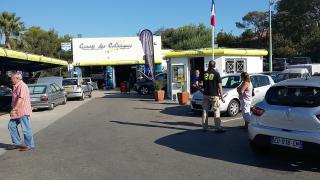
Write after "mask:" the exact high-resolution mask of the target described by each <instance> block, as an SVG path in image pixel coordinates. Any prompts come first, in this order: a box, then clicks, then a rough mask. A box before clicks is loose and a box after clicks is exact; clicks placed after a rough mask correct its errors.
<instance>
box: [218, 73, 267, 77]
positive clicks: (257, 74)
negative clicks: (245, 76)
mask: <svg viewBox="0 0 320 180" xmlns="http://www.w3.org/2000/svg"><path fill="white" fill-rule="evenodd" d="M229 76H241V74H239V73H237V74H228V75H225V76H221V78H223V77H229ZM249 76H268V77H271V76H269V75H267V74H259V73H256V74H249Z"/></svg>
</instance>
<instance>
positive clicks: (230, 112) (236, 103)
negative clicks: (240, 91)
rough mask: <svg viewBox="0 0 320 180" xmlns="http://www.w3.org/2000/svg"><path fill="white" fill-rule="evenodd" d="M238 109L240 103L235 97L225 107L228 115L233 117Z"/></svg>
mask: <svg viewBox="0 0 320 180" xmlns="http://www.w3.org/2000/svg"><path fill="white" fill-rule="evenodd" d="M239 111H240V103H239V101H237V100H236V99H233V100H231V101H230V103H229V105H228V109H227V113H228V116H230V117H234V116H236V115H237V114H238V113H239Z"/></svg>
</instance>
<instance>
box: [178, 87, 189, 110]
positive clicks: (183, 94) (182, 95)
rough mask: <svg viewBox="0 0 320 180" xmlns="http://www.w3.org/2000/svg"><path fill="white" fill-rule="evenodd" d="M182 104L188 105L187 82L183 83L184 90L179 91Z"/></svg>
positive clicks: (179, 99)
mask: <svg viewBox="0 0 320 180" xmlns="http://www.w3.org/2000/svg"><path fill="white" fill-rule="evenodd" d="M177 96H178V101H179V104H180V105H186V104H188V102H189V93H188V92H187V83H183V84H182V92H180V93H177Z"/></svg>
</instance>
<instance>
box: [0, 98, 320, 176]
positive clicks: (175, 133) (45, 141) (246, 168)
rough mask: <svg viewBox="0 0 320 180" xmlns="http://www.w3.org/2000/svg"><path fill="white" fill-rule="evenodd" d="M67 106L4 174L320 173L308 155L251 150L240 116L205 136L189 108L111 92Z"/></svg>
mask: <svg viewBox="0 0 320 180" xmlns="http://www.w3.org/2000/svg"><path fill="white" fill-rule="evenodd" d="M75 103H80V104H81V103H82V102H75ZM70 105H71V103H70ZM67 107H68V105H67ZM56 110H58V108H57V109H56ZM69 111H70V112H68V113H66V114H64V115H62V114H60V116H61V117H60V118H58V119H57V120H56V121H55V122H52V123H51V124H50V125H49V126H47V127H46V128H44V129H42V130H40V131H38V132H37V133H36V135H35V139H36V146H37V148H36V149H35V150H34V151H33V152H27V153H21V152H19V151H10V152H6V153H4V154H3V155H1V156H0V174H1V175H2V176H1V177H4V178H2V179H6V180H7V179H10V180H11V179H17V178H19V179H21V177H23V178H22V179H32V180H34V179H84V180H87V179H139V180H140V179H183V180H185V179H273V180H278V179H279V180H280V179H281V180H283V179H288V180H292V179H318V178H319V171H320V165H319V163H318V162H319V161H318V160H317V159H314V158H312V157H308V156H300V155H299V156H298V155H296V154H288V153H283V152H277V151H275V152H270V153H267V154H265V155H257V154H255V153H253V152H252V151H251V150H250V147H249V143H248V140H247V132H246V130H244V129H242V128H241V126H242V125H243V122H242V119H241V118H240V117H239V116H238V117H236V118H229V117H223V118H222V120H223V126H224V127H225V129H226V130H227V132H226V133H223V134H217V133H214V132H213V131H209V132H205V133H204V132H202V131H201V118H200V116H199V115H197V114H195V113H192V112H190V109H189V108H188V106H180V105H177V104H174V103H172V102H170V101H165V102H162V103H157V102H154V100H153V99H151V98H150V97H146V96H137V95H135V94H130V95H129V94H128V95H127V94H119V93H115V92H105V93H102V94H100V96H96V97H95V98H94V99H92V100H90V101H87V102H85V103H83V104H81V105H79V106H78V107H77V108H75V109H73V110H69ZM59 112H60V111H59ZM39 113H40V112H39ZM43 114H44V113H43ZM36 115H37V113H35V117H34V119H37V118H36ZM39 116H40V114H39ZM43 117H45V116H44V115H43V116H42V118H43ZM1 118H2V117H1ZM38 118H39V117H38ZM210 122H211V124H213V120H211V121H210ZM33 124H35V122H34V123H33ZM36 126H37V125H36ZM13 168H14V169H15V170H14V171H12V169H13ZM10 170H11V171H10Z"/></svg>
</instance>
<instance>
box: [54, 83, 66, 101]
mask: <svg viewBox="0 0 320 180" xmlns="http://www.w3.org/2000/svg"><path fill="white" fill-rule="evenodd" d="M53 86H54V87H55V88H56V89H57V101H58V102H59V103H62V102H63V101H64V92H63V90H62V89H61V88H60V87H59V86H58V85H57V84H53Z"/></svg>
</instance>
